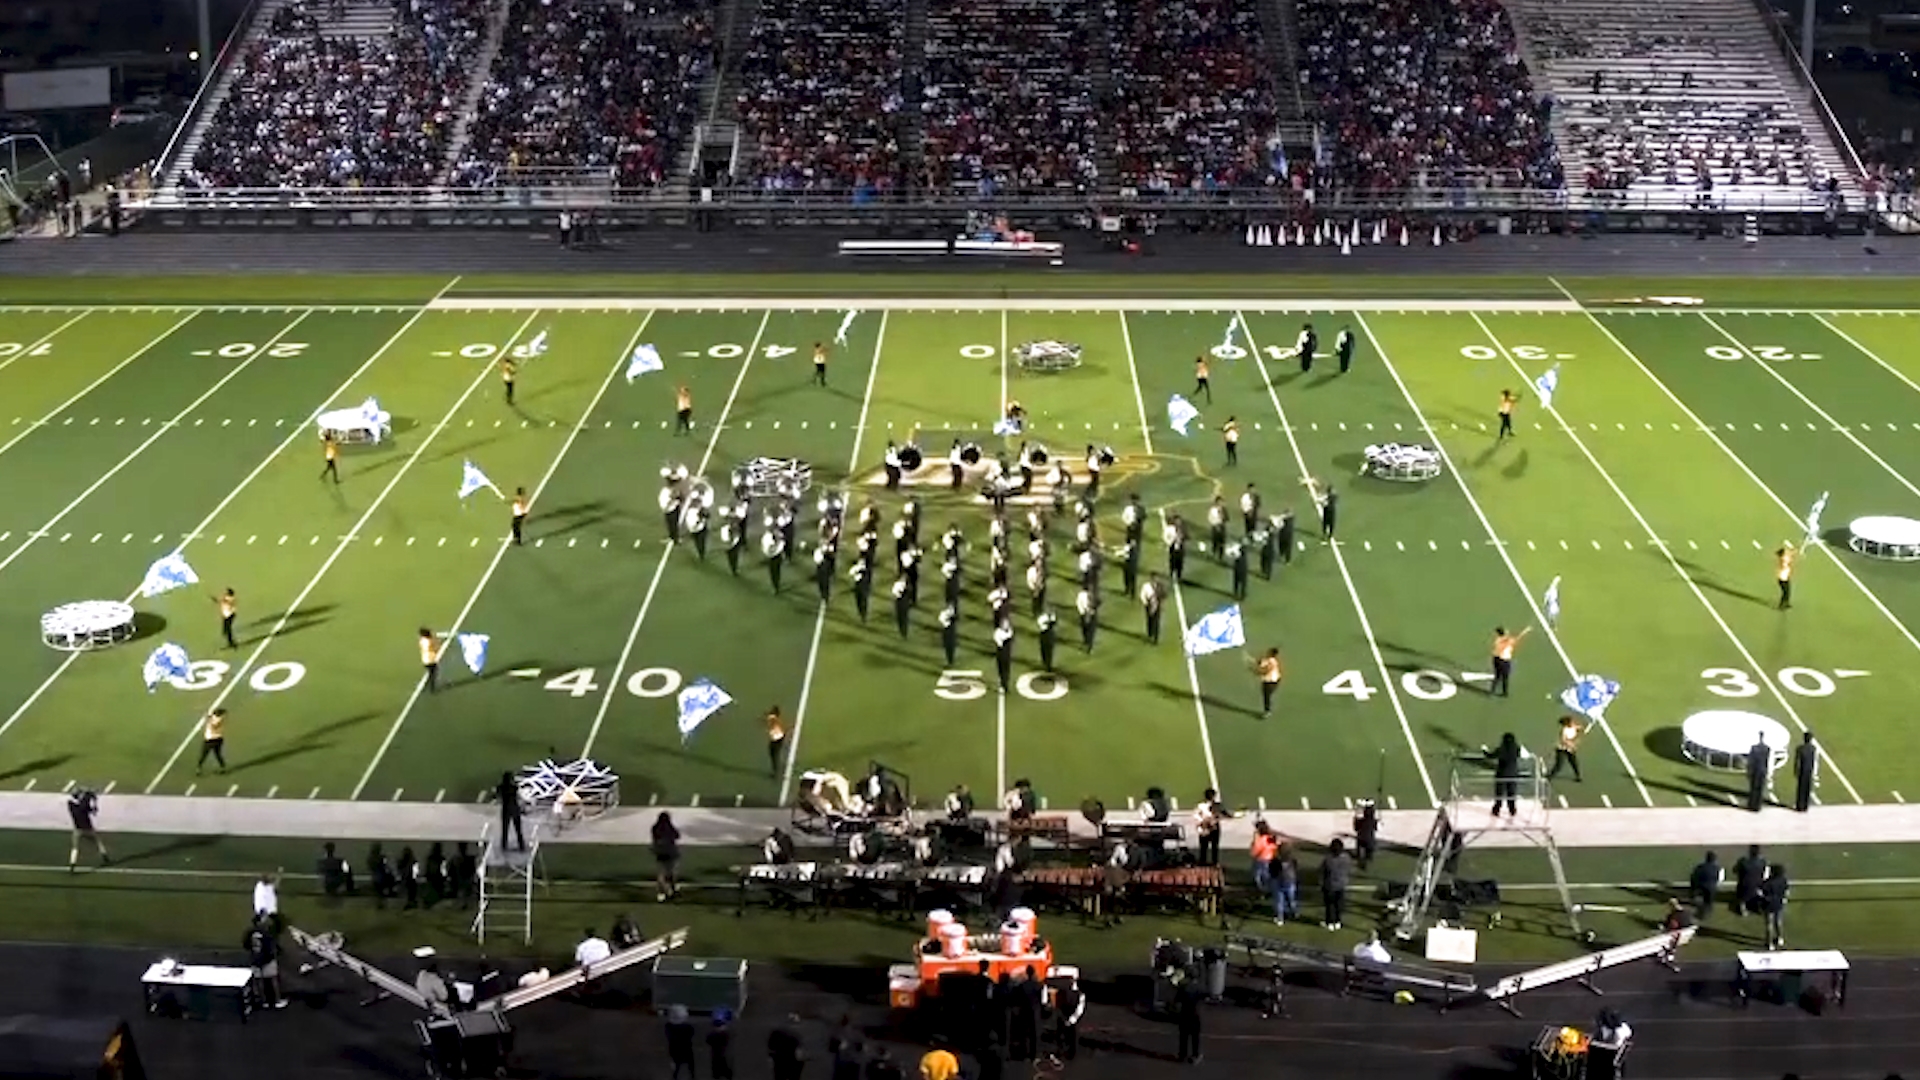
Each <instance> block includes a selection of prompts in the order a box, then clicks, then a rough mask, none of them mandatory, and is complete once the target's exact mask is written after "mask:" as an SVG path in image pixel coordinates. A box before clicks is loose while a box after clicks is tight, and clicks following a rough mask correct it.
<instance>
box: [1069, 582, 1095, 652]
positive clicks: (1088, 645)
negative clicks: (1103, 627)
mask: <svg viewBox="0 0 1920 1080" xmlns="http://www.w3.org/2000/svg"><path fill="white" fill-rule="evenodd" d="M1073 609H1074V610H1075V611H1077V612H1079V613H1080V647H1081V649H1082V650H1083V651H1086V652H1092V651H1093V638H1094V635H1095V634H1097V633H1099V630H1100V601H1099V599H1098V594H1097V593H1095V592H1094V591H1093V590H1092V589H1084V588H1083V589H1081V590H1080V593H1079V595H1077V596H1075V597H1074V598H1073Z"/></svg>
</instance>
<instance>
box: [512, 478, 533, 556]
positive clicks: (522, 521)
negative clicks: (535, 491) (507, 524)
mask: <svg viewBox="0 0 1920 1080" xmlns="http://www.w3.org/2000/svg"><path fill="white" fill-rule="evenodd" d="M529 505H531V504H530V502H529V500H528V499H527V489H526V488H514V489H513V543H514V546H516V547H518V546H519V545H520V544H521V543H523V540H522V537H521V530H522V529H523V528H525V526H526V524H527V508H528V506H529Z"/></svg>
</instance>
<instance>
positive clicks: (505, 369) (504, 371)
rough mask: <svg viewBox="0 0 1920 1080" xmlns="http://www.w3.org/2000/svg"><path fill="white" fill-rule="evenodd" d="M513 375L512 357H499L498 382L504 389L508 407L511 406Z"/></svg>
mask: <svg viewBox="0 0 1920 1080" xmlns="http://www.w3.org/2000/svg"><path fill="white" fill-rule="evenodd" d="M514 375H515V370H514V363H513V357H511V356H503V357H501V358H500V382H501V383H502V384H503V385H504V386H505V387H506V391H507V404H508V405H509V406H511V405H512V404H513V377H514Z"/></svg>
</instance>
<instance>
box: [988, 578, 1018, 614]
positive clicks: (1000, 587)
mask: <svg viewBox="0 0 1920 1080" xmlns="http://www.w3.org/2000/svg"><path fill="white" fill-rule="evenodd" d="M1011 599H1012V596H1011V594H1010V593H1008V592H1007V586H1006V583H1005V582H1000V581H996V582H995V583H994V586H993V588H991V589H988V590H987V608H988V610H989V611H991V612H992V613H993V621H994V622H1001V621H1002V620H1004V619H1005V618H1006V617H1007V604H1008V602H1009V601H1010V600H1011Z"/></svg>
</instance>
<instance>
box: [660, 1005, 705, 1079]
mask: <svg viewBox="0 0 1920 1080" xmlns="http://www.w3.org/2000/svg"><path fill="white" fill-rule="evenodd" d="M667 1061H668V1062H670V1063H671V1064H672V1065H673V1077H672V1080H680V1075H681V1073H683V1072H684V1073H685V1074H686V1076H687V1080H695V1077H697V1076H698V1075H699V1073H698V1072H696V1071H695V1069H694V1065H693V1021H692V1020H691V1019H689V1018H688V1017H687V1007H686V1006H685V1005H673V1006H669V1007H668V1009H667Z"/></svg>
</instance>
